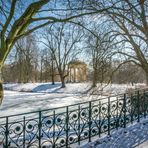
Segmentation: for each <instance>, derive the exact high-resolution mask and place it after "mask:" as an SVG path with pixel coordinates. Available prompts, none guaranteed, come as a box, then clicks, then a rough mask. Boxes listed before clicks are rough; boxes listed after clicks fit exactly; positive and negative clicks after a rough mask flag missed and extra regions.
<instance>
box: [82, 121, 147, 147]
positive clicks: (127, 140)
mask: <svg viewBox="0 0 148 148" xmlns="http://www.w3.org/2000/svg"><path fill="white" fill-rule="evenodd" d="M81 148H148V119H144V120H143V121H141V122H140V123H135V124H133V125H130V126H129V127H127V128H121V129H119V130H115V131H113V132H112V134H111V136H105V137H103V138H99V139H98V140H96V141H95V142H91V143H88V144H86V145H84V146H81Z"/></svg>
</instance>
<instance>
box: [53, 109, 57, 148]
mask: <svg viewBox="0 0 148 148" xmlns="http://www.w3.org/2000/svg"><path fill="white" fill-rule="evenodd" d="M55 124H56V117H55V110H54V111H53V146H52V148H55Z"/></svg>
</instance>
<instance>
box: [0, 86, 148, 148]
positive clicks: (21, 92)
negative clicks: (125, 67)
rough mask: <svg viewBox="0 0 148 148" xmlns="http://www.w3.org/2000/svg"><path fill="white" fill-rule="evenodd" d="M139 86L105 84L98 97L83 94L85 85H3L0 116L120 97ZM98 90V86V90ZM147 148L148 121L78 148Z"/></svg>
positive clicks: (86, 87)
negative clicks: (110, 96) (114, 95)
mask: <svg viewBox="0 0 148 148" xmlns="http://www.w3.org/2000/svg"><path fill="white" fill-rule="evenodd" d="M142 87H144V84H140V85H135V86H131V85H118V84H113V85H108V86H107V87H105V88H104V90H103V93H102V94H101V95H102V96H101V95H99V96H98V95H90V94H87V93H86V92H87V90H89V88H90V84H89V83H76V84H67V87H66V88H62V89H61V88H60V83H56V85H54V86H53V85H51V84H49V83H27V84H5V85H4V88H5V97H4V101H3V103H2V105H1V106H0V117H2V116H7V115H12V114H20V113H24V112H30V111H37V110H43V109H51V108H56V107H61V106H67V105H71V104H75V103H79V102H84V101H89V100H92V99H98V98H102V97H107V96H109V95H111V94H121V93H124V92H127V91H129V90H130V89H136V88H142ZM98 89H100V90H101V87H98ZM83 147H84V148H93V147H94V148H130V147H138V148H148V120H143V121H142V122H141V123H138V124H134V125H131V126H130V127H128V128H126V129H119V130H118V131H114V132H113V133H112V134H111V136H110V137H109V136H106V137H103V138H101V139H98V140H96V141H95V142H92V143H89V144H87V145H84V146H82V148H83Z"/></svg>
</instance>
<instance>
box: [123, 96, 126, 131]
mask: <svg viewBox="0 0 148 148" xmlns="http://www.w3.org/2000/svg"><path fill="white" fill-rule="evenodd" d="M123 113H124V128H126V94H124V99H123Z"/></svg>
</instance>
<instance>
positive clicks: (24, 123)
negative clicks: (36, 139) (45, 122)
mask: <svg viewBox="0 0 148 148" xmlns="http://www.w3.org/2000/svg"><path fill="white" fill-rule="evenodd" d="M25 120H26V119H25V116H24V118H23V148H25V141H26V139H25V138H26V135H25V134H26V121H25Z"/></svg>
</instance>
